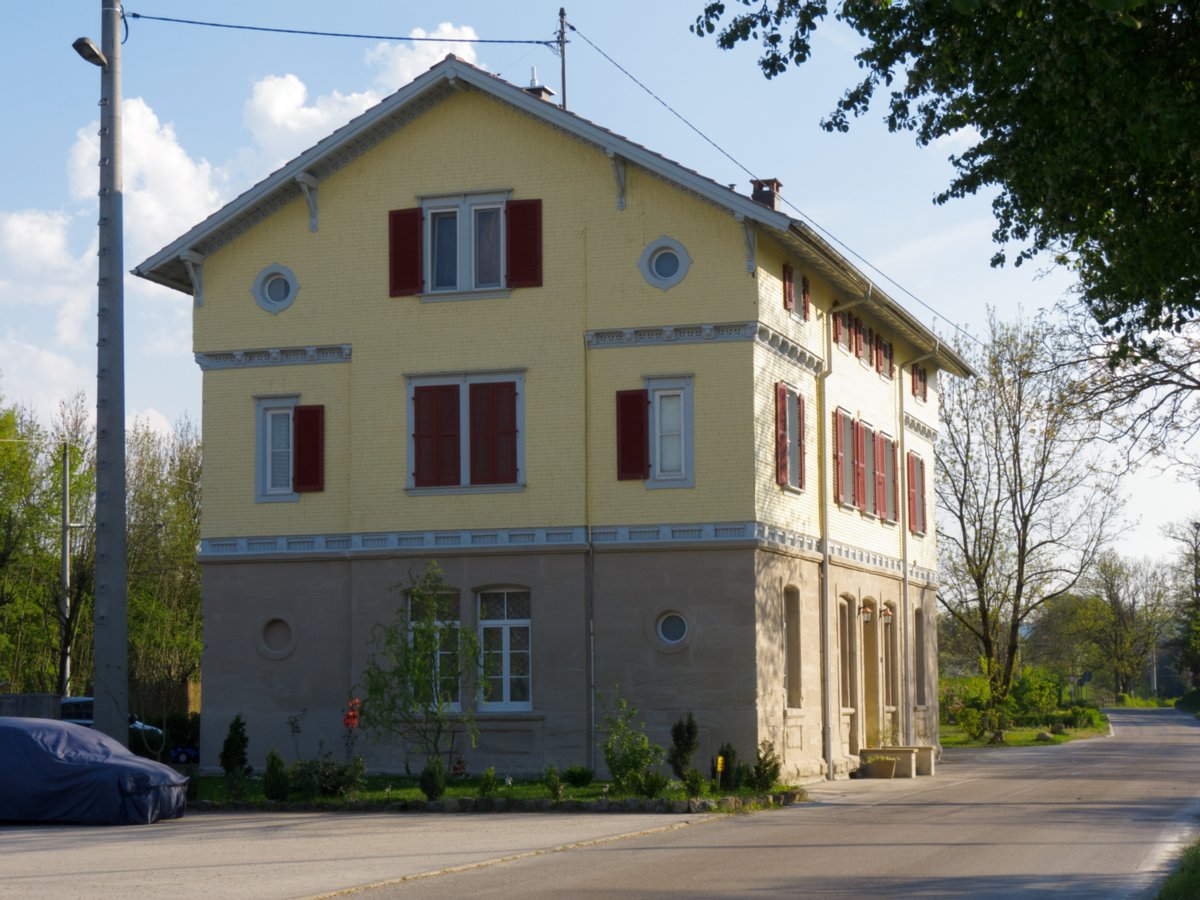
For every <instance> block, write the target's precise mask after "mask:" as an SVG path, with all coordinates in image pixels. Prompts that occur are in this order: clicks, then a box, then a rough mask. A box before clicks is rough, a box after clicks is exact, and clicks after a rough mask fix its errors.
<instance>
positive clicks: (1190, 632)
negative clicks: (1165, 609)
mask: <svg viewBox="0 0 1200 900" xmlns="http://www.w3.org/2000/svg"><path fill="white" fill-rule="evenodd" d="M1171 537H1173V538H1174V539H1175V540H1176V541H1177V542H1178V543H1179V545H1180V551H1179V559H1178V562H1177V564H1176V566H1175V583H1176V588H1175V597H1176V601H1175V602H1176V627H1177V629H1178V637H1177V643H1178V646H1179V668H1180V674H1182V675H1184V676H1185V677H1186V678H1187V679H1188V681H1189V684H1190V685H1191V687H1192V688H1200V517H1197V518H1194V519H1192V520H1191V521H1189V522H1186V523H1184V524H1181V525H1177V526H1175V527H1174V528H1173V529H1172V530H1171Z"/></svg>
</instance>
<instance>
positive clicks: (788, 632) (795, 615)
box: [783, 587, 804, 708]
mask: <svg viewBox="0 0 1200 900" xmlns="http://www.w3.org/2000/svg"><path fill="white" fill-rule="evenodd" d="M783 626H784V627H783V632H784V643H785V646H784V655H785V657H786V660H787V668H786V669H785V678H786V679H787V684H786V690H787V705H788V706H790V707H792V708H798V707H800V706H802V705H803V702H804V693H803V690H802V687H803V683H802V681H801V674H802V672H803V669H802V668H801V665H800V662H801V658H800V640H801V635H802V634H803V633H804V629H803V628H802V627H801V622H800V591H798V590H797V589H796V588H794V587H789V588H785V589H784V591H783Z"/></svg>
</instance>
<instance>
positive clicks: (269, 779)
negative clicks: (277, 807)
mask: <svg viewBox="0 0 1200 900" xmlns="http://www.w3.org/2000/svg"><path fill="white" fill-rule="evenodd" d="M263 794H264V795H265V796H266V798H267V799H268V800H286V799H287V798H288V772H287V765H286V764H285V763H284V761H283V757H282V756H280V755H279V753H278V752H277V751H275V750H273V749H272V750H271V751H270V752H269V753H267V770H266V772H265V773H264V774H263Z"/></svg>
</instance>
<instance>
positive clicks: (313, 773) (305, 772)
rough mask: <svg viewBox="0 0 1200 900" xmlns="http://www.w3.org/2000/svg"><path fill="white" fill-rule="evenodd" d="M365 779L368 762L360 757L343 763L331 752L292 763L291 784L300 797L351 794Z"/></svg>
mask: <svg viewBox="0 0 1200 900" xmlns="http://www.w3.org/2000/svg"><path fill="white" fill-rule="evenodd" d="M365 778H366V764H365V763H364V762H363V759H362V757H361V756H356V757H355V758H354V759H353V760H351V761H350V762H347V763H340V762H338V761H337V760H336V759H334V758H333V754H332V753H329V752H327V751H326V752H322V753H320V754H319V755H318V756H317V758H316V759H302V760H297V761H296V762H294V763H292V770H291V787H292V790H293V791H294V792H295V793H296V794H297V795H298V796H300V797H304V798H305V799H308V800H312V799H313V798H315V797H352V796H353V795H354V794H356V793H357V792H358V791H359V790H360V789H361V788H362V785H363V781H364V780H365Z"/></svg>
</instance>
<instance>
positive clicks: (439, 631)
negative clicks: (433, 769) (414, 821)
mask: <svg viewBox="0 0 1200 900" xmlns="http://www.w3.org/2000/svg"><path fill="white" fill-rule="evenodd" d="M371 648H372V651H371V652H370V654H369V655H368V657H367V663H366V666H365V668H364V669H363V673H362V676H361V685H362V693H363V706H362V724H363V727H364V728H365V729H366V730H367V732H368V733H369V734H372V735H375V736H378V737H388V738H399V739H401V740H402V741H405V742H406V743H407V744H409V745H410V746H412V747H413V748H414V749H415V750H417V751H419V752H421V753H423V754H424V755H425V760H426V764H427V765H428V764H430V763H432V762H433V761H434V760H439V761H440V759H441V754H442V753H443V751H449V750H451V749H453V746H454V737H455V735H456V734H457V733H458V730H459V729H460V728H461V729H464V730H465V731H466V733H467V736H468V738H469V740H470V742H471V746H474V745H475V742H476V740H477V739H478V735H479V730H478V728H477V727H476V725H475V717H474V714H473V713H472V710H471V704H469V703H464V702H462V701H463V698H464V697H465V696H468V695H469V686H470V685H471V684H472V683H473V681H474V676H475V673H476V670H477V668H478V664H479V663H478V660H479V641H478V639H477V638H476V637H475V634H474V633H473V632H471V631H469V630H464V629H463V628H461V627H460V626H459V617H458V594H457V593H455V592H453V590H452V589H451V588H449V587H447V585H446V583H445V582H444V581H443V580H442V573H441V570H440V569H439V568H438V566H437V564H436V563H433V562H430V563H429V564H428V565H427V566H426V567H425V571H424V572H422V573H421V574H420V575H419V576H412V577H411V584H410V586H409V587H408V588H407V589H405V590H404V601H403V603H401V605H400V608H399V609H398V610H397V611H396V617H395V619H394V620H393V621H392V622H390V623H386V624H377V625H376V626H375V627H374V629H373V630H372V637H371ZM447 741H449V744H448V745H446V742H447ZM443 774H444V773H443Z"/></svg>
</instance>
